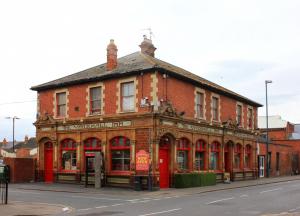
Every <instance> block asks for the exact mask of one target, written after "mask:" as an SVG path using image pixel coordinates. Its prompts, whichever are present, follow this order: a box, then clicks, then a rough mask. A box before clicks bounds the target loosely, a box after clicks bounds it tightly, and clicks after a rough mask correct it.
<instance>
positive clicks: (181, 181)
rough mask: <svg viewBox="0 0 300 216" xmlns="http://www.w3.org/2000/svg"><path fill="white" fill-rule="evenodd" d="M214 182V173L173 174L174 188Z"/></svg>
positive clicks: (207, 184)
mask: <svg viewBox="0 0 300 216" xmlns="http://www.w3.org/2000/svg"><path fill="white" fill-rule="evenodd" d="M215 184H216V174H215V173H177V174H175V175H174V186H175V188H188V187H201V186H209V185H215Z"/></svg>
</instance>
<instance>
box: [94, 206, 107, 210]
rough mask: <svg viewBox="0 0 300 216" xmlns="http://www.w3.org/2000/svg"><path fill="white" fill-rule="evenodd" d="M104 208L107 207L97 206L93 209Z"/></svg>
mask: <svg viewBox="0 0 300 216" xmlns="http://www.w3.org/2000/svg"><path fill="white" fill-rule="evenodd" d="M106 207H108V206H97V207H95V208H96V209H100V208H106Z"/></svg>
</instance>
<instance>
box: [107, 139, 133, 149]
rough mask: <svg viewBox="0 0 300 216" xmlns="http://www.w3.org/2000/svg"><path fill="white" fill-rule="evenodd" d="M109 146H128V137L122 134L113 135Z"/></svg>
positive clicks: (122, 147) (115, 147)
mask: <svg viewBox="0 0 300 216" xmlns="http://www.w3.org/2000/svg"><path fill="white" fill-rule="evenodd" d="M110 147H111V148H112V149H124V148H130V139H128V138H127V137H124V136H118V137H114V138H112V139H111V140H110Z"/></svg>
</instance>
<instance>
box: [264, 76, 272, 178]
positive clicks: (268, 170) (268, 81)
mask: <svg viewBox="0 0 300 216" xmlns="http://www.w3.org/2000/svg"><path fill="white" fill-rule="evenodd" d="M269 83H272V80H266V81H265V84H266V123H267V127H266V144H267V178H269V177H270V159H269V114H268V84H269Z"/></svg>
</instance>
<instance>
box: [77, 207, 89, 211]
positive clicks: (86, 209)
mask: <svg viewBox="0 0 300 216" xmlns="http://www.w3.org/2000/svg"><path fill="white" fill-rule="evenodd" d="M91 209H92V208H85V209H77V211H88V210H91Z"/></svg>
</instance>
